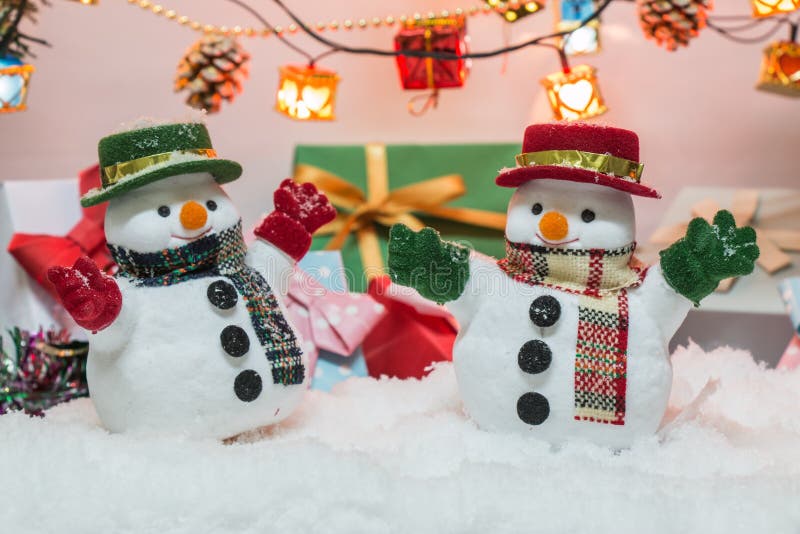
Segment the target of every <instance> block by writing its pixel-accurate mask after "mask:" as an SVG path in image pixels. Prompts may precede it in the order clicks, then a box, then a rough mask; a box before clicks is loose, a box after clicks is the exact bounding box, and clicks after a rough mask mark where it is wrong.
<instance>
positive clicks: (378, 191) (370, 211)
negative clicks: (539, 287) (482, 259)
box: [294, 144, 506, 279]
mask: <svg viewBox="0 0 800 534" xmlns="http://www.w3.org/2000/svg"><path fill="white" fill-rule="evenodd" d="M365 152H366V162H367V190H366V193H365V192H364V191H362V190H361V189H359V188H358V187H357V186H355V185H353V184H351V183H350V182H348V181H347V180H345V179H344V178H342V177H340V176H336V175H335V174H332V173H330V172H328V171H326V170H325V169H321V168H319V167H315V166H313V165H307V164H304V163H299V164H297V166H295V176H294V179H295V181H296V182H300V183H304V182H310V183H312V184H314V185H315V186H317V188H318V189H320V190H321V191H323V192H324V193H325V194H326V195H327V196H328V199H329V200H330V201H331V202H332V203H333V205H334V206H336V207H337V208H339V213H338V214H337V216H336V219H335V220H334V221H333V222H331V223H329V224H326V225H325V226H323V227H322V228H320V229H319V230H317V232H316V233H317V235H330V234H333V237H332V238H331V240H330V242H328V245H327V246H326V249H328V250H334V249H340V248H341V247H342V245H343V244H344V242H345V240H346V239H347V237H348V236H349V235H350V234H351V233H352V232H355V234H356V240H357V242H358V249H359V253H360V254H361V263H362V264H363V266H364V273H365V274H366V276H367V279H371V278H373V277H375V276H378V275H380V274H382V273H383V260H382V256H381V247H380V243H379V241H378V234H377V231H376V229H375V224H380V225H382V226H392V225H393V224H397V223H402V224H405V225H406V226H408V227H410V228H412V229H413V230H421V229H422V228H424V227H425V224H424V223H423V222H422V221H421V220H419V219H418V218H417V217H416V216H414V215H413V214H412V212H417V213H424V214H426V215H432V216H434V217H439V218H440V219H448V220H451V221H456V222H462V223H467V224H472V225H475V226H482V227H485V228H491V229H494V230H504V229H505V225H506V216H505V214H504V213H496V212H493V211H486V210H478V209H472V208H454V207H447V206H444V204H445V203H447V202H449V201H451V200H453V199H455V198H458V197H460V196H461V195H463V194H464V192H465V191H466V186H465V185H464V180H463V179H462V178H461V176H460V175H458V174H447V175H444V176H438V177H436V178H430V179H428V180H423V181H421V182H417V183H413V184H411V185H407V186H404V187H400V188H397V189H394V190H392V191H390V190H389V166H388V163H387V158H386V147H385V146H384V145H382V144H368V145H366V147H365ZM342 210H344V211H342Z"/></svg>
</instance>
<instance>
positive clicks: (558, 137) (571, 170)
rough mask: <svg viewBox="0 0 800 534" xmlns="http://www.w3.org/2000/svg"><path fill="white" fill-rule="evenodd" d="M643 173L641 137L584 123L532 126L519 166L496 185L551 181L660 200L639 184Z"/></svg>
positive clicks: (509, 185)
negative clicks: (566, 181) (606, 189)
mask: <svg viewBox="0 0 800 534" xmlns="http://www.w3.org/2000/svg"><path fill="white" fill-rule="evenodd" d="M642 168H643V165H642V164H641V162H640V161H639V137H638V136H637V135H636V134H635V133H634V132H632V131H630V130H623V129H622V128H613V127H611V126H599V125H595V124H587V123H582V122H571V123H570V122H566V123H551V124H533V125H531V126H528V127H527V128H526V129H525V139H524V140H523V141H522V154H520V155H518V156H517V167H516V168H512V169H507V170H505V171H503V172H501V173H500V174H499V175H498V176H497V178H496V179H495V183H496V184H497V185H500V186H503V187H518V186H519V185H521V184H524V183H525V182H527V181H528V180H538V179H542V178H549V179H551V180H569V181H571V182H585V183H592V184H598V185H604V186H606V187H613V188H614V189H618V190H620V191H625V192H626V193H630V194H631V195H637V196H643V197H651V198H661V195H660V194H659V193H658V191H656V190H655V189H653V188H651V187H648V186H646V185H644V184H642V183H641V182H640V178H641V174H642Z"/></svg>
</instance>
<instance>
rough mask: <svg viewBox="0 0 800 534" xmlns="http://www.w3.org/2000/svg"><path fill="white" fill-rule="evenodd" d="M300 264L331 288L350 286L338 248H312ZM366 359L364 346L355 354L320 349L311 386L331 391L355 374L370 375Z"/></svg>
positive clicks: (341, 290)
mask: <svg viewBox="0 0 800 534" xmlns="http://www.w3.org/2000/svg"><path fill="white" fill-rule="evenodd" d="M298 266H299V267H300V268H301V269H303V270H304V271H305V272H306V273H308V274H309V275H310V276H311V277H312V278H314V280H316V281H318V282H319V283H320V284H322V285H323V286H324V287H325V288H326V289H328V290H330V291H338V292H343V291H346V290H347V289H348V284H347V276H346V275H345V270H344V263H343V262H342V255H341V253H340V252H339V251H338V250H319V251H312V252H309V253H308V254H306V256H305V257H304V258H303V259H302V260H300V262H299V263H298ZM368 374H369V373H368V372H367V363H366V360H365V359H364V353H363V352H362V350H361V347H359V348H357V349H356V350H355V352H353V354H350V355H346V354H345V355H343V354H334V353H332V352H330V351H327V350H320V351H319V358H318V359H317V365H316V368H315V369H314V377H313V378H312V381H311V388H312V389H318V390H322V391H330V390H331V388H332V387H333V386H334V385H335V384H338V383H339V382H342V381H344V380H347V379H348V378H350V377H352V376H368Z"/></svg>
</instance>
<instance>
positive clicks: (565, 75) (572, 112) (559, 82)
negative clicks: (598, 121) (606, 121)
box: [541, 65, 608, 120]
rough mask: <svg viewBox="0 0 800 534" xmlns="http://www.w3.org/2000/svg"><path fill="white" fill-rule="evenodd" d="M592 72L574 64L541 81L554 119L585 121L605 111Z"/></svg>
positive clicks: (584, 66)
mask: <svg viewBox="0 0 800 534" xmlns="http://www.w3.org/2000/svg"><path fill="white" fill-rule="evenodd" d="M596 72H597V71H596V69H595V68H594V67H590V66H589V65H578V66H576V67H572V68H569V67H565V68H564V70H563V71H562V72H555V73H553V74H550V75H548V76H545V77H544V78H542V81H541V83H542V85H543V86H544V88H545V89H546V90H547V97H548V99H549V100H550V107H551V108H552V109H553V115H554V116H555V118H556V120H579V119H589V118H591V117H597V116H598V115H602V114H603V113H605V112H606V111H608V108H607V107H606V106H605V102H604V101H603V96H602V95H601V94H600V87H599V85H598V83H597V76H596Z"/></svg>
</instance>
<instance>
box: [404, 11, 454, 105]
mask: <svg viewBox="0 0 800 534" xmlns="http://www.w3.org/2000/svg"><path fill="white" fill-rule="evenodd" d="M465 39H466V21H465V19H464V17H448V18H435V19H421V20H414V21H409V22H408V23H407V24H406V26H405V27H404V28H403V29H401V30H400V31H399V32H398V34H397V35H396V36H395V38H394V48H395V50H397V51H400V50H409V51H427V52H449V53H451V54H456V55H458V56H459V58H458V59H446V60H444V59H433V58H423V57H413V56H404V55H399V56H397V69H398V71H399V72H400V83H402V85H403V89H443V88H446V87H461V86H463V85H464V81H465V80H466V79H467V70H468V69H467V62H466V60H464V59H463V58H461V57H460V56H462V55H463V54H464V53H465V52H466V48H467V47H466V40H465Z"/></svg>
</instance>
